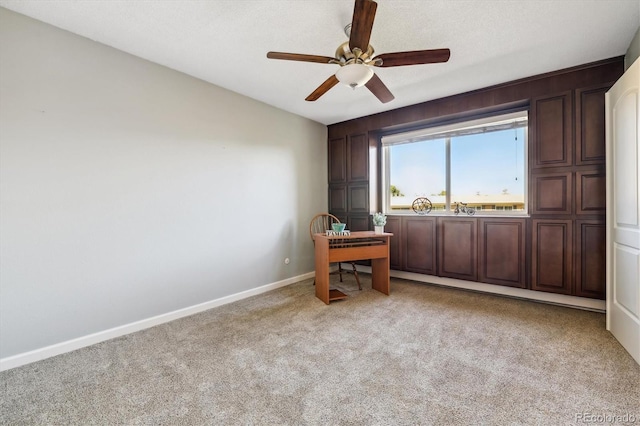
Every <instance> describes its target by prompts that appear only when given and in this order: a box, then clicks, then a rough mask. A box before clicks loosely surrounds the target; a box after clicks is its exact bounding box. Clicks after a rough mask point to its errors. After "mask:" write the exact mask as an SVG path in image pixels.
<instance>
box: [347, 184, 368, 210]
mask: <svg viewBox="0 0 640 426" xmlns="http://www.w3.org/2000/svg"><path fill="white" fill-rule="evenodd" d="M347 188H348V189H347V195H348V196H347V209H348V211H349V213H369V185H367V184H366V183H365V184H355V185H349V186H348V187H347Z"/></svg>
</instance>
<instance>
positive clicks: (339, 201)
mask: <svg viewBox="0 0 640 426" xmlns="http://www.w3.org/2000/svg"><path fill="white" fill-rule="evenodd" d="M329 212H331V214H333V215H335V216H338V215H339V214H341V213H346V212H347V186H346V185H331V186H329Z"/></svg>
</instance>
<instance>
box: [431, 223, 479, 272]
mask: <svg viewBox="0 0 640 426" xmlns="http://www.w3.org/2000/svg"><path fill="white" fill-rule="evenodd" d="M477 223H478V221H477V219H471V218H443V217H441V218H438V275H439V276H441V277H449V278H459V279H461V280H469V281H477V280H478V267H477V260H478V256H477V253H478V246H477V234H478V232H477Z"/></svg>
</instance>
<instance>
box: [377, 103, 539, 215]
mask: <svg viewBox="0 0 640 426" xmlns="http://www.w3.org/2000/svg"><path fill="white" fill-rule="evenodd" d="M527 118H528V117H527V112H526V111H519V112H515V113H509V114H502V115H499V116H493V117H488V118H483V119H479V120H473V121H467V122H462V123H456V124H451V125H446V126H439V127H431V128H424V129H420V130H415V131H411V132H405V133H397V134H393V135H388V136H383V137H382V147H383V150H382V152H383V154H382V155H383V183H384V197H383V203H384V205H385V212H386V213H390V214H394V213H402V212H406V213H408V212H411V211H412V203H413V200H415V199H416V198H418V197H426V198H428V199H429V201H431V204H432V212H438V213H440V214H451V213H453V211H454V209H455V204H456V203H465V204H467V207H473V208H474V209H476V210H477V211H482V214H483V215H485V214H524V213H526V212H527V194H526V189H527V185H526V177H527V161H526V160H527V155H526V153H527V122H528V119H527Z"/></svg>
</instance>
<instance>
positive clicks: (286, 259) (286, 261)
mask: <svg viewBox="0 0 640 426" xmlns="http://www.w3.org/2000/svg"><path fill="white" fill-rule="evenodd" d="M289 262H291V261H290V260H289V258H288V257H286V258H285V259H284V264H285V265H288V264H289Z"/></svg>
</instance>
